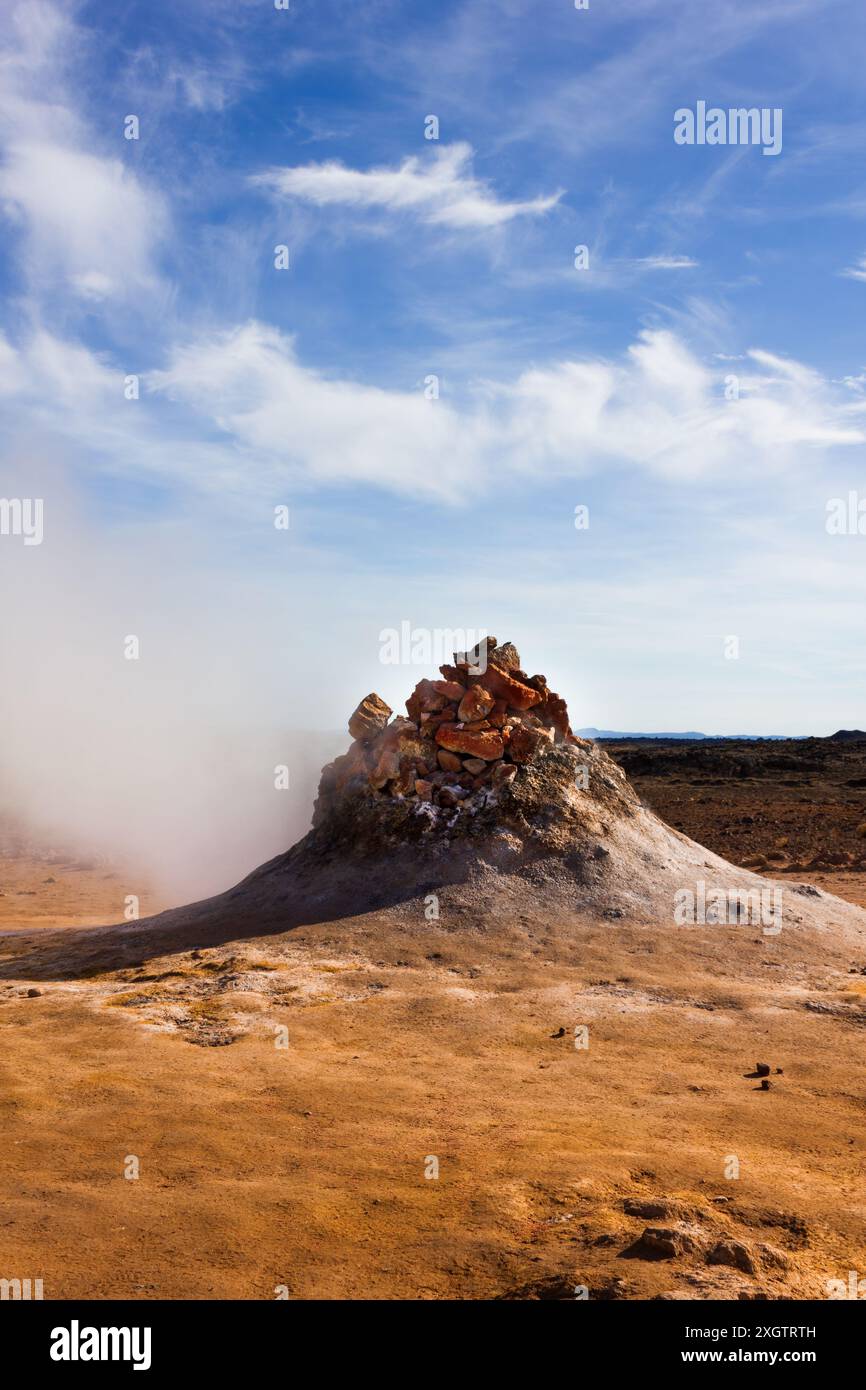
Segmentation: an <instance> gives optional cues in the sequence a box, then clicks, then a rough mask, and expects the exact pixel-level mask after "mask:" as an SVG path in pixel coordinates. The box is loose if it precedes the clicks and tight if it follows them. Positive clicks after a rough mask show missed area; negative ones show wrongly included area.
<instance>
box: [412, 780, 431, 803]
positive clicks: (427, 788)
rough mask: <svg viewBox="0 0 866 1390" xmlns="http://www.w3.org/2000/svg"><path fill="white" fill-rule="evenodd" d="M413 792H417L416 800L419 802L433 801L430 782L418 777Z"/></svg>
mask: <svg viewBox="0 0 866 1390" xmlns="http://www.w3.org/2000/svg"><path fill="white" fill-rule="evenodd" d="M415 791H416V792H417V795H418V800H419V801H432V800H433V783H432V782H427V781H425V780H424V779H423V778H421V777H419V778H418V779H417V781H416V783H415Z"/></svg>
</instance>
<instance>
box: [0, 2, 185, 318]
mask: <svg viewBox="0 0 866 1390" xmlns="http://www.w3.org/2000/svg"><path fill="white" fill-rule="evenodd" d="M82 46H83V39H82V35H81V31H80V30H79V29H78V28H77V27H76V26H75V24H74V23H73V21H72V20H71V19H70V18H69V17H68V16H67V15H65V14H64V13H63V12H62V11H60V10H59V9H57V8H56V7H54V6H52V5H48V4H43V3H39V2H38V0H24V3H20V4H18V5H17V6H16V7H15V8H14V10H13V11H12V12H11V14H10V16H9V17H8V22H7V24H6V26H5V27H4V38H3V40H2V43H0V151H2V161H3V162H2V167H0V208H2V212H3V213H4V214H5V216H6V218H7V219H8V220H9V223H10V225H11V226H12V227H13V228H14V229H15V230H16V231H17V233H18V236H19V244H18V251H19V255H20V258H21V263H22V266H23V269H24V271H25V273H26V276H27V280H28V283H29V285H30V287H31V288H32V289H36V290H40V289H41V290H51V291H54V290H56V289H57V288H59V287H63V288H65V289H67V290H69V291H71V293H72V294H73V295H74V296H76V297H78V298H80V299H83V300H86V301H94V300H100V299H106V298H109V297H116V298H119V299H126V298H131V297H134V296H135V295H136V294H138V293H141V292H150V291H152V290H153V288H154V286H155V285H156V284H157V282H158V275H157V272H156V269H155V265H154V254H155V250H156V246H157V244H158V242H159V240H160V238H161V237H162V236H163V234H164V233H165V231H166V228H167V225H168V213H167V208H166V205H165V202H164V199H163V198H162V196H161V194H159V193H158V192H157V191H155V190H154V189H152V188H149V187H147V186H146V184H145V183H144V182H143V181H142V180H141V179H140V178H139V177H138V175H137V174H136V173H135V172H134V171H132V170H131V169H129V168H128V167H127V166H126V165H125V164H124V162H123V160H122V159H121V158H120V157H119V156H118V155H113V154H107V153H105V152H104V151H103V150H100V149H98V148H97V147H96V144H95V141H94V140H93V137H92V135H91V133H90V132H89V131H88V129H87V127H86V125H85V123H84V122H83V120H82V118H81V116H80V114H79V112H78V110H77V107H76V102H75V99H74V97H73V95H72V91H71V86H70V82H69V77H68V73H69V66H70V63H71V62H72V61H73V60H74V59H75V58H76V55H80V52H81V49H82ZM117 133H118V140H119V141H120V143H121V144H122V143H123V141H122V139H121V135H122V131H121V128H120V125H119V124H118V132H117Z"/></svg>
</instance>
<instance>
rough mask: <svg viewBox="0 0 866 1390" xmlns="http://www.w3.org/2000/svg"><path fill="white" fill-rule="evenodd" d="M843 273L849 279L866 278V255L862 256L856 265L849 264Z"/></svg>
mask: <svg viewBox="0 0 866 1390" xmlns="http://www.w3.org/2000/svg"><path fill="white" fill-rule="evenodd" d="M841 274H842V275H845V276H846V277H847V278H848V279H849V280H866V255H863V256H861V257H860V259H859V261H857V263H856V264H855V265H850V266H848V267H847V268H846V269H845V270H843V271H842V272H841Z"/></svg>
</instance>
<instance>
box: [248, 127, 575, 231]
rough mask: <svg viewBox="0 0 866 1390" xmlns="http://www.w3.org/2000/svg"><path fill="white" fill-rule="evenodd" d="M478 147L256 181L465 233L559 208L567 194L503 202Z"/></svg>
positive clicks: (313, 167) (280, 191)
mask: <svg viewBox="0 0 866 1390" xmlns="http://www.w3.org/2000/svg"><path fill="white" fill-rule="evenodd" d="M472 154H473V151H472V147H471V145H467V144H464V143H458V144H454V145H445V146H443V147H442V148H441V149H437V150H435V151H434V152H433V154H432V156H431V158H430V159H429V160H426V161H424V160H421V159H419V158H418V156H417V155H411V156H410V157H409V158H407V159H404V160H403V162H402V164H400V165H399V167H398V168H396V169H393V168H385V167H380V168H374V169H366V170H362V169H350V168H348V167H347V165H345V164H341V163H340V162H339V161H338V160H328V161H326V162H324V163H321V164H303V165H297V166H295V167H292V168H274V169H268V170H266V171H265V172H264V173H261V174H254V175H253V176H252V178H251V180H250V182H251V183H253V184H255V185H258V186H259V187H262V188H267V189H269V190H270V191H271V192H272V193H274V194H276V195H277V196H278V197H282V198H297V199H299V200H300V201H302V202H306V203H312V204H314V205H315V206H316V207H335V206H343V207H354V208H358V209H370V208H382V209H384V210H385V211H387V212H391V213H411V214H414V215H416V216H418V217H420V218H421V219H422V221H424V222H427V223H429V224H430V225H431V226H444V227H452V228H457V229H461V230H468V229H471V228H484V227H499V226H502V225H503V224H504V223H506V222H510V221H512V219H513V218H515V217H525V216H538V215H539V214H541V213H545V212H548V211H549V210H550V209H551V208H552V207H555V206H556V204H557V203H558V202H559V200H560V198H561V197H562V191H561V190H559V191H557V192H556V193H552V194H549V195H548V196H546V197H539V198H530V199H529V200H527V201H524V202H508V201H502V200H500V199H499V198H497V196H496V194H495V193H493V192H492V191H491V189H490V187H489V185H488V184H486V183H484V182H483V181H482V180H480V179H477V178H475V177H474V176H473V174H472V173H471V166H472Z"/></svg>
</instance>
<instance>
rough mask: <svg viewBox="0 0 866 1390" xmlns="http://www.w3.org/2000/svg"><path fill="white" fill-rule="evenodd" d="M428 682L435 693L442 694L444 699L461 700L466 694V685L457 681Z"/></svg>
mask: <svg viewBox="0 0 866 1390" xmlns="http://www.w3.org/2000/svg"><path fill="white" fill-rule="evenodd" d="M430 684H431V685H432V686H433V689H434V690H435V691H436V693H437V695H444V696H445V699H446V700H458V701H459V700H462V699H463V696H464V695H465V694H466V686H465V685H461V684H460V682H459V681H431V682H430Z"/></svg>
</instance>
